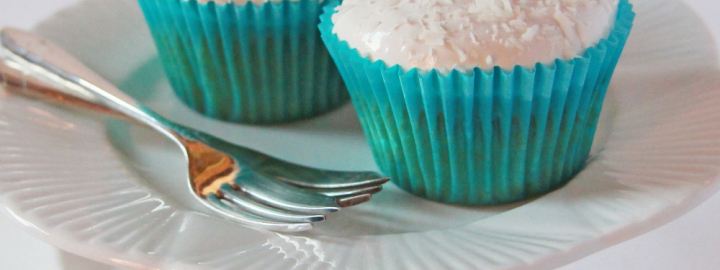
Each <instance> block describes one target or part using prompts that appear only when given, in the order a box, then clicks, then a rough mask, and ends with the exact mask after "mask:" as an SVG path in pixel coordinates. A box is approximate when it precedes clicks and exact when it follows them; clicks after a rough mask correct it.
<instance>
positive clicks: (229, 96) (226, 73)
mask: <svg viewBox="0 0 720 270" xmlns="http://www.w3.org/2000/svg"><path fill="white" fill-rule="evenodd" d="M138 1H139V3H140V6H141V8H142V10H143V13H144V14H145V18H146V20H147V22H148V25H149V26H150V30H151V32H152V35H153V38H154V40H155V43H156V46H157V48H158V52H159V55H160V59H161V60H162V62H163V66H164V67H165V72H166V74H167V77H168V78H169V80H170V83H171V84H172V87H173V89H174V91H175V93H176V94H177V96H178V97H179V98H180V99H181V100H182V101H183V102H184V103H186V104H187V105H188V106H189V107H191V108H193V109H195V110H196V111H198V112H200V113H203V114H205V115H207V116H210V117H213V118H217V119H221V120H226V121H232V122H241V123H256V124H267V123H277V122H288V121H292V120H297V119H303V118H308V117H312V116H315V115H318V114H321V113H323V112H327V111H330V110H332V109H334V108H337V107H339V106H341V105H342V104H344V103H345V102H346V101H347V100H348V99H349V97H348V94H347V91H345V86H344V85H343V82H342V79H341V78H340V75H339V73H338V71H337V68H336V67H335V65H334V64H333V63H332V60H331V58H330V56H329V55H328V52H327V50H326V49H325V46H324V45H323V43H322V41H321V40H320V34H319V32H318V29H317V24H318V23H319V16H320V14H321V13H322V7H323V4H321V3H320V2H321V1H318V0H295V1H293V0H283V1H272V2H267V3H265V4H262V5H257V4H253V3H252V2H250V1H248V3H247V4H244V5H238V4H232V3H230V4H217V3H215V2H214V1H210V2H208V3H199V2H198V0H138Z"/></svg>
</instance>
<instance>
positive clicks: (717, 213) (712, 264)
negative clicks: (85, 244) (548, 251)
mask: <svg viewBox="0 0 720 270" xmlns="http://www.w3.org/2000/svg"><path fill="white" fill-rule="evenodd" d="M79 1H81V0H0V27H1V26H14V27H22V28H30V27H32V26H33V25H34V24H35V23H36V22H38V21H39V20H41V19H42V18H45V17H47V16H49V15H50V14H52V13H54V12H55V11H57V10H59V9H62V8H63V7H66V6H69V5H72V4H73V3H76V2H79ZM678 1H682V0H678ZM684 1H685V2H687V3H689V4H690V5H691V6H693V8H695V10H696V11H697V12H698V13H699V14H700V15H701V16H702V17H703V19H704V20H705V21H706V22H707V24H708V25H710V26H711V28H712V31H713V34H714V35H715V38H716V40H718V41H720V16H718V14H720V2H719V1H717V0H684ZM100 268H104V267H101V266H99V265H94V264H91V263H88V262H83V261H82V260H80V259H78V258H73V257H72V256H66V255H65V256H63V255H62V254H61V252H59V251H58V250H56V249H54V248H53V247H51V246H49V245H48V244H46V243H44V242H42V241H39V240H37V239H35V238H33V237H32V236H30V235H29V234H27V233H25V232H23V231H21V230H20V226H19V225H18V224H15V223H14V222H13V221H11V219H10V218H8V217H5V216H0V269H8V270H13V269H43V270H60V269H72V270H84V269H88V270H89V269H93V270H99V269H100ZM561 269H562V270H585V269H591V270H594V269H597V270H606V269H638V270H643V269H652V270H675V269H687V270H695V269H703V270H704V269H708V270H710V269H720V194H718V195H716V196H714V197H713V198H711V199H710V200H709V201H707V202H706V203H704V204H702V205H701V206H699V207H698V208H696V209H695V210H693V211H691V212H690V213H688V214H686V215H685V216H683V217H681V218H680V219H677V220H675V221H673V222H671V223H669V224H667V225H665V226H663V227H661V228H659V229H657V230H654V231H652V232H649V233H647V234H644V235H641V236H639V237H637V238H635V239H632V240H629V241H626V242H624V243H622V244H619V245H617V246H615V247H612V248H609V249H606V250H604V251H601V252H598V253H596V254H593V255H591V256H589V257H587V258H584V259H582V260H580V261H577V262H574V263H572V264H570V265H567V266H565V267H562V268H561Z"/></svg>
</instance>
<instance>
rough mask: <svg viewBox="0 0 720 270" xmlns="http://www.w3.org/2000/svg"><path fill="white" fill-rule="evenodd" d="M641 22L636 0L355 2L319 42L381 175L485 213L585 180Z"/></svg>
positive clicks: (333, 18) (334, 8)
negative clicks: (612, 90)
mask: <svg viewBox="0 0 720 270" xmlns="http://www.w3.org/2000/svg"><path fill="white" fill-rule="evenodd" d="M633 19H634V13H633V11H632V6H631V5H630V4H629V3H628V2H627V0H619V1H618V0H546V1H526V0H505V1H499V0H453V1H450V0H383V1H378V0H345V1H343V3H342V4H341V5H339V4H338V3H337V2H333V3H330V4H329V6H328V7H326V8H325V14H323V15H322V16H321V23H320V32H321V35H322V38H323V40H324V42H325V44H326V46H327V47H328V49H329V51H330V54H331V55H332V57H333V59H334V60H335V62H336V64H337V65H338V67H339V69H340V73H341V74H342V76H343V79H344V80H345V83H346V84H347V86H348V90H349V92H350V95H351V97H352V100H353V104H354V105H355V107H356V109H357V111H358V114H359V116H360V119H361V122H362V125H363V127H364V130H365V133H366V136H367V137H368V138H369V141H370V144H371V147H372V149H373V154H374V156H375V159H376V160H377V162H378V164H379V166H380V167H381V169H382V170H383V171H384V172H385V173H387V174H389V175H390V176H391V177H392V179H393V181H395V183H396V184H397V185H399V186H400V187H402V188H403V189H406V190H408V191H410V192H412V193H414V194H417V195H420V196H423V197H426V198H429V199H432V200H437V201H441V202H447V203H457V204H469V205H483V204H499V203H508V202H514V201H518V200H522V199H526V198H530V197H533V196H538V195H541V194H544V193H547V192H549V191H551V190H553V189H555V188H557V187H559V186H562V185H563V184H565V183H566V182H567V181H569V180H570V179H571V178H572V177H573V176H574V175H575V174H576V173H578V172H579V171H580V170H581V169H582V167H583V166H584V165H585V162H586V159H587V157H588V155H589V152H590V148H591V146H592V141H593V137H594V135H595V130H596V126H597V122H598V118H599V115H600V111H601V109H602V104H603V100H604V97H605V93H606V91H607V88H608V85H609V83H610V79H611V77H612V74H613V71H614V69H615V66H616V64H617V61H618V59H619V58H620V55H621V52H622V49H623V47H624V45H625V41H626V40H627V37H628V35H629V32H630V29H631V27H632V21H633Z"/></svg>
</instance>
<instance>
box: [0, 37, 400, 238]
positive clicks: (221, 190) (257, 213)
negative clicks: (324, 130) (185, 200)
mask: <svg viewBox="0 0 720 270" xmlns="http://www.w3.org/2000/svg"><path fill="white" fill-rule="evenodd" d="M0 85H2V86H4V88H5V89H6V90H7V91H8V92H10V93H17V94H21V95H24V96H30V97H35V98H40V99H43V100H46V101H52V102H54V103H57V104H62V105H65V106H69V107H74V108H77V107H83V108H90V109H92V110H94V111H97V112H103V113H109V114H113V115H115V116H120V117H122V118H124V119H126V120H131V121H133V122H136V123H139V124H142V125H145V126H147V127H150V128H152V129H153V130H155V131H157V132H159V133H160V134H162V135H164V136H165V137H167V138H168V139H170V140H172V141H173V142H174V143H176V144H177V145H178V146H179V147H180V148H182V149H183V150H184V154H185V157H186V160H187V165H188V181H187V182H188V183H189V188H190V190H191V192H192V193H193V194H194V195H195V198H197V199H198V200H199V201H200V202H201V203H202V204H204V205H205V206H207V207H208V208H209V209H212V210H213V212H215V213H217V214H219V215H221V216H223V217H225V218H228V219H231V220H234V221H237V222H240V223H242V224H245V225H247V226H251V227H255V228H261V229H267V230H273V231H284V232H297V231H305V230H310V229H312V228H313V223H316V222H321V221H324V220H325V218H326V216H327V215H328V214H330V213H332V212H336V211H338V210H340V209H341V208H344V207H350V206H353V205H356V204H359V203H363V202H366V201H368V200H370V198H371V196H372V195H373V194H374V193H377V192H379V191H380V190H381V189H382V185H383V184H385V183H386V182H387V181H388V178H385V177H382V176H380V175H379V174H377V173H374V172H342V171H330V170H320V169H314V168H309V167H305V166H301V165H297V164H293V163H290V162H287V161H283V160H280V159H277V158H274V157H271V156H268V155H266V154H262V153H260V152H257V151H254V150H251V149H248V148H246V147H242V146H238V145H235V144H232V143H229V142H226V141H224V140H222V139H219V138H216V137H214V136H212V135H209V134H206V133H203V132H201V131H197V130H193V129H191V128H188V127H184V126H181V125H178V124H176V123H173V122H171V121H169V120H167V119H165V118H164V117H162V116H160V115H159V114H157V113H155V112H153V111H152V110H150V109H149V108H147V107H145V106H143V105H142V104H140V103H139V102H137V101H136V100H135V99H133V98H132V97H130V96H128V95H126V94H125V93H123V92H122V91H121V90H119V89H118V88H117V87H115V86H114V85H113V84H112V83H110V82H108V81H106V80H105V79H103V78H102V77H101V76H100V75H97V74H96V73H94V72H93V71H91V70H90V69H89V68H87V67H85V66H84V65H83V64H82V63H80V61H79V60H77V59H75V57H73V56H72V55H70V54H69V53H67V52H65V51H64V50H63V49H61V48H60V47H58V46H56V45H54V44H53V43H51V42H50V41H47V40H45V39H43V38H41V37H39V36H36V35H35V34H32V33H29V32H25V31H22V30H18V29H9V28H6V29H3V30H2V31H0Z"/></svg>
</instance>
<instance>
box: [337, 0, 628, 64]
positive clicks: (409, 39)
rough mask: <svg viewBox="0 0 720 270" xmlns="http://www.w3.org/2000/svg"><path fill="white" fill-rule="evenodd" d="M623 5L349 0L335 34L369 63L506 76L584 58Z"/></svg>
mask: <svg viewBox="0 0 720 270" xmlns="http://www.w3.org/2000/svg"><path fill="white" fill-rule="evenodd" d="M617 6H618V0H345V1H344V2H343V3H342V4H341V5H340V6H339V7H337V9H336V13H335V14H333V17H332V20H333V23H334V24H335V26H334V29H333V32H334V33H335V34H337V35H338V37H339V38H340V39H341V40H345V41H347V42H348V43H349V44H350V46H351V47H353V48H355V49H357V50H358V51H359V52H360V53H361V54H362V55H363V56H365V57H368V58H370V59H371V60H383V61H385V62H386V63H387V64H388V65H390V66H392V65H396V64H398V65H400V66H402V67H403V68H406V69H408V68H420V69H423V70H429V69H438V70H441V71H449V70H451V69H460V70H471V69H473V68H475V67H480V68H483V69H491V68H493V67H495V66H500V67H502V68H505V69H510V68H513V67H514V66H515V65H521V66H526V67H531V66H534V65H535V64H537V63H551V62H552V61H554V60H556V59H558V58H563V59H569V58H573V57H576V56H578V55H580V54H582V53H583V52H584V51H585V50H586V49H587V48H589V47H592V46H594V45H596V44H597V42H598V41H600V40H601V39H603V38H605V37H607V35H608V34H609V32H610V30H611V28H612V26H613V24H614V22H615V16H616V12H617Z"/></svg>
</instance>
